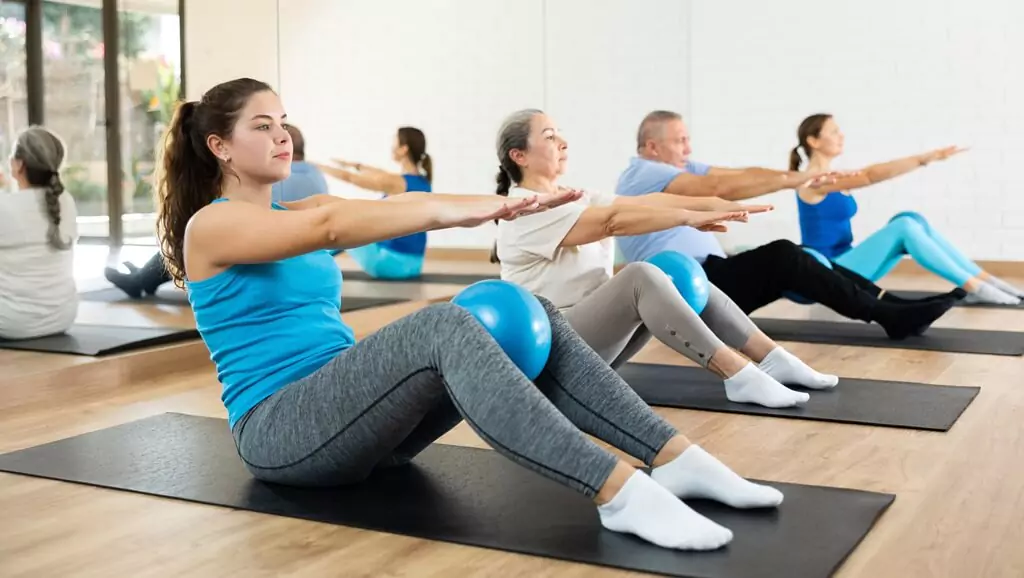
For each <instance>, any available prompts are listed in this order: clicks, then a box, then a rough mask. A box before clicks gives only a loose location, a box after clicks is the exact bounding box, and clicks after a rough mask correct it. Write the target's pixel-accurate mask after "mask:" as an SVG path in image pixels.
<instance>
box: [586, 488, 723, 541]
mask: <svg viewBox="0 0 1024 578" xmlns="http://www.w3.org/2000/svg"><path fill="white" fill-rule="evenodd" d="M597 514H598V516H599V517H600V518H601V525H602V526H604V527H605V528H607V529H609V530H611V531H613V532H622V533H624V534H633V535H635V536H638V537H640V538H642V539H644V540H647V541H648V542H651V543H652V544H657V545H658V546H661V547H662V548H676V549H679V550H715V549H717V548H721V547H722V546H724V545H726V544H728V543H729V542H730V541H732V531H731V530H729V529H728V528H723V527H722V526H719V525H718V524H716V523H714V522H712V521H711V520H709V519H707V518H705V517H704V516H701V515H700V514H698V513H697V512H695V511H693V509H691V508H690V507H689V506H687V505H686V504H684V503H682V502H681V501H679V498H677V497H675V496H673V495H672V494H671V493H670V492H669V491H668V490H666V489H665V488H664V487H662V486H661V485H659V484H658V483H657V482H655V481H654V480H652V479H651V478H650V477H648V476H647V475H646V474H644V473H643V472H640V471H638V472H636V473H634V474H633V475H632V476H630V478H629V480H627V481H626V484H625V485H624V486H622V489H621V490H619V493H618V494H615V497H614V498H612V499H611V501H610V502H608V503H607V504H602V505H600V506H598V507H597Z"/></svg>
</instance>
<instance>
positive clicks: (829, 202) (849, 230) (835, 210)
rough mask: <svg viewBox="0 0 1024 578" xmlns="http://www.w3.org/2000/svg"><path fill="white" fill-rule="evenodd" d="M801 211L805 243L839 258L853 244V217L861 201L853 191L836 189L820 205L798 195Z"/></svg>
mask: <svg viewBox="0 0 1024 578" xmlns="http://www.w3.org/2000/svg"><path fill="white" fill-rule="evenodd" d="M796 204H797V208H798V210H799V213H800V237H801V243H802V244H803V245H804V246H805V247H810V248H811V249H814V250H815V251H818V252H819V253H821V254H822V255H824V256H825V257H828V258H829V259H835V258H836V257H838V256H840V255H842V254H843V253H845V252H847V251H849V250H850V249H852V248H853V227H852V226H851V224H850V220H851V219H853V216H854V215H856V214H857V201H856V200H855V199H854V198H853V196H851V195H845V194H843V193H841V192H838V191H833V192H831V193H829V194H827V195H825V198H824V199H822V201H821V202H820V203H818V204H816V205H812V204H810V203H807V202H805V201H804V200H803V199H801V198H800V195H797V196H796Z"/></svg>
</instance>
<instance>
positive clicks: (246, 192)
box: [220, 175, 273, 207]
mask: <svg viewBox="0 0 1024 578" xmlns="http://www.w3.org/2000/svg"><path fill="white" fill-rule="evenodd" d="M272 186H273V185H269V184H263V183H254V182H251V181H247V180H246V179H244V178H243V179H237V178H235V177H234V176H232V175H228V176H226V177H225V178H224V184H223V185H221V189H220V190H221V194H220V196H221V197H223V198H225V199H228V200H231V201H236V202H242V203H252V204H254V205H260V206H262V207H269V206H270V202H271V198H272V195H271V188H272Z"/></svg>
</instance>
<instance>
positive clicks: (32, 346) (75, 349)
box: [0, 325, 199, 357]
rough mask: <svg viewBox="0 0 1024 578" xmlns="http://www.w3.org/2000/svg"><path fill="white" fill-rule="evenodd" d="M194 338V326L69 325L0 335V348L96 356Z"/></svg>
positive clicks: (195, 332)
mask: <svg viewBox="0 0 1024 578" xmlns="http://www.w3.org/2000/svg"><path fill="white" fill-rule="evenodd" d="M198 338H199V332H198V331H196V330H195V329H180V328H174V327H120V326H114V325H72V326H71V329H69V330H68V331H67V333H62V334H60V335H50V336H48V337H39V338H36V339H23V340H15V341H8V340H4V339H0V349H20V350H24V351H42V352H45V353H70V354H74V355H88V356H93V357H98V356H102V355H111V354H114V353H121V352H124V351H132V350H135V349H143V348H146V347H154V346H157V345H167V344H169V343H177V342H180V341H188V340H189V339H198Z"/></svg>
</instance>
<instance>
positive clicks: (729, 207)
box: [495, 110, 838, 407]
mask: <svg viewBox="0 0 1024 578" xmlns="http://www.w3.org/2000/svg"><path fill="white" fill-rule="evenodd" d="M567 148H568V147H567V144H566V141H565V140H564V139H563V138H562V137H561V136H560V135H559V133H558V129H557V128H556V127H555V124H554V122H553V121H552V119H551V117H549V116H547V115H546V114H544V113H543V112H541V111H539V110H522V111H519V112H516V113H514V114H512V115H511V116H509V117H508V119H507V120H506V121H505V123H504V124H503V125H502V127H501V130H500V131H499V134H498V141H497V149H498V151H497V152H498V161H499V163H500V169H499V172H498V194H499V195H502V196H507V197H509V198H512V199H520V198H525V197H531V196H533V195H537V194H554V193H555V192H557V191H558V190H559V188H558V185H557V180H558V177H559V176H560V175H561V174H562V172H563V171H564V170H565V163H566V160H567V153H566V151H567ZM688 209H689V210H688ZM768 209H770V207H766V206H761V207H755V206H751V207H747V206H744V205H741V204H738V203H734V202H732V201H726V200H722V199H717V198H713V197H712V198H708V197H702V198H694V197H683V196H679V195H668V194H660V193H652V194H649V195H643V196H640V197H619V196H615V195H602V194H596V193H587V194H585V196H584V197H583V198H582V199H580V200H579V201H577V202H574V203H570V204H567V205H564V206H561V207H558V208H557V209H552V210H549V211H545V212H543V213H538V214H536V215H531V216H528V217H521V218H519V219H517V220H515V221H510V222H502V223H499V224H498V241H497V245H496V250H495V252H496V255H497V258H498V260H499V261H500V262H501V278H502V279H503V280H507V281H510V282H513V283H516V284H519V285H521V286H523V287H525V288H526V289H528V290H530V291H532V292H533V293H536V294H538V295H540V296H542V297H545V298H547V299H549V300H550V301H551V302H552V303H554V304H555V306H556V307H558V308H560V309H561V310H562V312H563V314H564V315H565V318H566V320H567V321H568V322H569V324H570V325H571V326H572V327H573V329H575V330H576V331H577V332H578V333H579V334H580V337H582V338H583V340H584V341H586V342H587V344H588V345H590V346H591V347H593V348H594V349H595V350H596V351H597V353H598V354H599V355H600V356H601V357H602V358H603V359H604V360H605V361H607V362H609V363H610V364H611V365H612V367H618V366H619V365H621V364H623V363H625V362H626V361H628V360H629V359H630V358H631V357H633V356H634V355H636V354H637V353H638V352H639V351H640V349H641V348H642V347H643V346H644V345H645V344H646V343H647V341H648V340H649V339H650V338H651V336H652V335H653V336H655V337H657V339H658V340H659V341H661V342H662V343H664V344H665V345H667V346H669V347H671V348H672V349H674V350H676V351H677V352H679V353H681V354H682V355H684V356H686V357H687V358H689V359H691V360H692V361H694V362H696V363H698V364H700V365H701V366H702V367H704V368H706V369H708V370H709V371H711V372H713V373H715V374H716V375H718V376H720V377H722V378H723V379H724V380H725V391H726V396H727V397H728V398H729V399H730V400H731V401H734V402H739V403H755V404H759V405H764V406H768V407H789V406H793V405H796V404H798V403H801V402H804V401H807V399H808V395H807V394H806V393H802V392H796V391H793V390H791V389H789V388H787V387H785V386H784V385H782V384H783V383H786V384H792V385H802V386H805V387H810V388H818V389H823V388H830V387H832V386H834V385H836V383H837V382H838V378H837V377H836V376H834V375H823V374H821V373H818V372H817V371H814V370H813V369H811V368H810V367H808V366H807V365H805V364H804V363H803V362H802V361H800V360H799V359H797V358H796V357H795V356H793V355H792V354H790V353H789V352H787V351H786V350H785V349H783V348H782V347H781V346H779V345H778V344H776V343H775V342H773V341H772V340H771V339H769V338H768V336H767V335H765V334H764V333H763V332H762V331H761V330H759V329H758V328H757V326H755V325H754V323H753V322H752V321H751V320H750V319H749V318H748V317H747V316H746V315H745V314H744V313H743V312H742V311H740V309H739V308H738V307H737V306H736V305H735V304H734V303H733V302H732V300H730V299H729V298H728V297H727V296H726V295H725V294H724V293H722V292H721V291H719V290H718V288H717V287H715V286H714V285H710V284H708V288H707V293H708V297H707V301H706V305H705V306H704V307H703V310H701V311H695V310H694V308H693V307H692V306H691V305H690V304H689V303H688V302H687V301H686V300H685V299H684V297H683V296H682V295H681V294H680V291H678V290H677V289H676V287H674V286H673V282H672V280H670V279H669V277H668V276H667V275H666V274H665V273H664V272H662V271H661V270H659V269H658V268H657V267H656V266H654V265H652V264H650V263H646V262H643V263H631V264H629V265H627V266H626V267H625V268H624V269H623V270H622V271H621V272H619V273H618V274H617V275H614V276H613V275H612V261H613V242H614V241H613V237H616V236H627V235H642V234H647V233H652V232H656V231H663V230H666V229H669V228H672V227H680V226H690V227H696V228H698V229H701V230H722V228H723V227H721V226H720V225H719V222H721V221H726V220H736V217H737V215H744V216H745V213H744V212H743V211H753V212H761V211H764V210H768ZM699 211H720V212H699ZM680 258H681V259H682V258H684V257H680ZM693 272H695V273H697V274H700V273H701V270H700V266H699V265H697V264H696V261H694V269H693ZM751 282H752V283H756V280H751ZM735 350H739V351H741V352H743V353H744V354H745V355H746V356H747V357H749V358H750V359H753V360H754V362H755V363H757V365H754V364H752V363H750V362H749V361H748V359H747V357H743V356H741V355H740V354H739V353H737V352H736V351H735ZM780 382H781V383H780Z"/></svg>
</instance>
